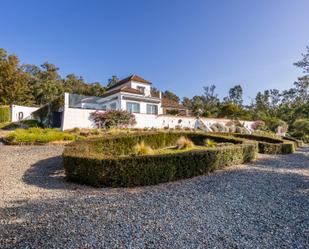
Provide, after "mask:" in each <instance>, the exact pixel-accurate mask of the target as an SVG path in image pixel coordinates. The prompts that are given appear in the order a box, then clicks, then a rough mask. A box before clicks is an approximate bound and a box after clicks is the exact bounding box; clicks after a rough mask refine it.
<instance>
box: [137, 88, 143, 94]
mask: <svg viewBox="0 0 309 249" xmlns="http://www.w3.org/2000/svg"><path fill="white" fill-rule="evenodd" d="M136 88H137V90H139V91H140V92H141V93H143V94H145V87H143V86H138V87H136Z"/></svg>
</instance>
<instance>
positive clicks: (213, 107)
mask: <svg viewBox="0 0 309 249" xmlns="http://www.w3.org/2000/svg"><path fill="white" fill-rule="evenodd" d="M203 89H204V94H203V100H204V113H209V115H214V114H216V113H217V112H218V107H219V104H220V100H219V98H218V94H216V93H215V89H216V86H215V85H210V86H206V87H205V86H204V87H203ZM209 115H207V116H209Z"/></svg>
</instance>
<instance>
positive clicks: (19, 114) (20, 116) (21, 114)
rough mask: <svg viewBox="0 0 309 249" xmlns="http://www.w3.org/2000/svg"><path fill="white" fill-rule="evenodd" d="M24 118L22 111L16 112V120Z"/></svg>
mask: <svg viewBox="0 0 309 249" xmlns="http://www.w3.org/2000/svg"><path fill="white" fill-rule="evenodd" d="M23 118H24V113H23V112H19V113H18V120H22V119H23Z"/></svg>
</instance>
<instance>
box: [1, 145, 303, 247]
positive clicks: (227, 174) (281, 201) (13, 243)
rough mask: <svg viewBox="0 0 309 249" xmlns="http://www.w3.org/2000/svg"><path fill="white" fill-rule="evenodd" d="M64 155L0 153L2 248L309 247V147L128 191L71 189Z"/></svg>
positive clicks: (53, 151) (44, 149)
mask: <svg viewBox="0 0 309 249" xmlns="http://www.w3.org/2000/svg"><path fill="white" fill-rule="evenodd" d="M62 149H63V148H62V147H59V146H39V147H11V146H0V165H1V167H0V191H1V192H0V197H1V199H0V248H178V249H179V248H309V236H308V234H309V198H308V197H309V191H308V189H309V147H306V148H302V149H300V150H298V152H296V153H295V154H291V155H282V156H269V155H267V156H266V155H263V156H260V159H259V160H257V161H255V162H254V163H252V164H249V165H240V166H233V167H230V168H228V169H226V170H222V171H217V172H215V173H213V174H211V175H209V176H201V177H196V178H193V179H187V180H183V181H178V182H173V183H168V184H161V185H157V186H150V187H140V188H127V189H121V188H118V189H112V188H104V189H94V188H91V187H86V186H81V185H76V184H72V183H68V182H66V181H65V179H64V176H63V171H62V168H61V158H60V156H59V155H61V152H62Z"/></svg>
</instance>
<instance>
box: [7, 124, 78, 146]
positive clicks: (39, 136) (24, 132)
mask: <svg viewBox="0 0 309 249" xmlns="http://www.w3.org/2000/svg"><path fill="white" fill-rule="evenodd" d="M75 138H76V136H74V135H72V134H69V133H66V132H61V131H59V130H57V129H51V128H47V129H42V128H29V129H16V130H15V131H13V132H11V133H9V134H8V135H7V136H6V137H5V138H4V139H5V141H6V142H7V143H8V144H44V143H49V142H54V141H72V140H75Z"/></svg>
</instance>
